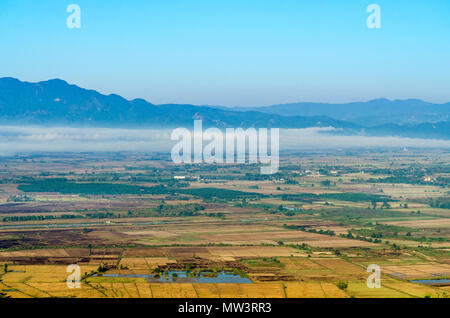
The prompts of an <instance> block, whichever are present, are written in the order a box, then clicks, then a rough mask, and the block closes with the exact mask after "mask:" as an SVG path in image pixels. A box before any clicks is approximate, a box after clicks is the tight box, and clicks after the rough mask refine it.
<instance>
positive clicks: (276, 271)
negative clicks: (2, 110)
mask: <svg viewBox="0 0 450 318" xmlns="http://www.w3.org/2000/svg"><path fill="white" fill-rule="evenodd" d="M280 159H281V162H280V171H279V172H278V173H276V174H274V175H267V176H263V175H260V174H259V167H257V166H256V165H234V164H228V165H225V164H224V165H203V164H198V165H175V164H173V163H172V162H171V161H170V158H167V157H166V156H165V155H160V154H141V153H124V154H121V155H120V158H118V155H117V154H112V153H85V154H83V155H82V156H79V155H77V154H68V153H58V154H53V153H52V154H33V155H31V154H29V155H25V154H24V155H14V156H6V157H2V159H1V161H0V169H1V172H2V173H1V174H0V294H1V295H2V296H3V297H13V298H35V297H36V298H41V297H81V298H103V297H106V298H110V297H117V298H167V297H169V298H197V297H200V298H203V297H220V298H234V297H246V298H264V297H270V298H286V297H287V298H349V297H357V298H358V297H395V298H397V297H399V298H403V297H447V296H448V292H449V286H448V285H449V284H448V283H445V282H448V279H449V277H450V208H449V191H450V190H449V184H450V179H449V175H450V153H448V152H444V151H439V150H434V151H431V152H430V151H428V152H426V153H425V152H422V151H421V150H409V151H407V152H405V151H398V152H395V151H393V150H381V149H380V150H377V151H373V152H370V151H368V150H354V151H352V152H351V153H349V151H345V152H344V151H337V150H336V151H329V152H304V153H284V154H282V157H281V158H280ZM180 176H181V177H180ZM394 176H395V178H393V177H394ZM394 179H395V180H394ZM71 264H76V265H78V266H79V268H80V275H81V282H80V284H81V285H80V288H69V287H68V284H67V282H66V281H67V278H68V276H69V275H70V274H71V272H70V271H69V272H68V271H67V268H68V265H71ZM370 265H377V266H378V267H379V268H380V270H381V276H380V278H381V286H380V288H369V285H368V284H367V279H368V277H369V276H370V275H371V273H370V272H368V271H367V268H368V267H369V266H370ZM431 279H433V280H441V283H440V284H421V283H413V282H411V281H412V280H431Z"/></svg>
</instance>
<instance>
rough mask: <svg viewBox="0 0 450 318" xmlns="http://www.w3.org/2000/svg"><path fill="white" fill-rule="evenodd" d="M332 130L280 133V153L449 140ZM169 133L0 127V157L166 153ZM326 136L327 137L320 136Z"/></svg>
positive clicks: (449, 144)
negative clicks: (29, 153) (341, 133)
mask: <svg viewBox="0 0 450 318" xmlns="http://www.w3.org/2000/svg"><path fill="white" fill-rule="evenodd" d="M333 130H334V129H333V128H307V129H280V151H284V150H301V149H326V148H347V147H418V148H450V140H434V139H415V138H401V137H367V136H342V135H333V134H330V132H332V131H333ZM171 132H172V130H155V129H114V128H67V127H52V128H47V127H32V126H26V127H19V126H0V155H12V154H15V153H26V152H95V151H118V152H120V151H139V152H167V153H168V154H169V153H170V150H171V148H172V146H173V145H174V144H175V143H176V142H175V141H171V140H170V134H171ZM324 132H327V133H324Z"/></svg>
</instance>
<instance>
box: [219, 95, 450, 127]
mask: <svg viewBox="0 0 450 318" xmlns="http://www.w3.org/2000/svg"><path fill="white" fill-rule="evenodd" d="M218 108H220V109H224V108H223V107H218ZM228 110H234V111H236V110H237V111H249V110H252V111H258V112H262V113H266V114H278V115H283V116H328V117H332V118H335V119H339V120H346V121H351V122H354V123H358V124H361V125H383V124H387V123H392V124H418V123H426V122H440V121H449V120H450V103H446V104H432V103H427V102H424V101H422V100H419V99H408V100H389V99H385V98H382V99H375V100H371V101H368V102H354V103H347V104H326V103H292V104H281V105H273V106H264V107H234V108H228Z"/></svg>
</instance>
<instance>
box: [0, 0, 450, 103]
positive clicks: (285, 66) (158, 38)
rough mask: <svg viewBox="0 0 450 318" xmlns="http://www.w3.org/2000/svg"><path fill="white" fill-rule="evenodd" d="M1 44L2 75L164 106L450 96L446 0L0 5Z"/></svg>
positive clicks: (22, 1)
mask: <svg viewBox="0 0 450 318" xmlns="http://www.w3.org/2000/svg"><path fill="white" fill-rule="evenodd" d="M71 3H75V4H78V5H79V6H80V7H81V29H69V28H67V26H66V19H67V17H68V16H69V13H67V12H66V8H67V6H68V5H69V4H71ZM372 3H376V4H378V5H379V6H380V8H381V23H382V27H381V29H369V28H367V25H366V19H367V17H368V16H369V13H367V12H366V8H367V6H368V5H369V4H372ZM0 43H1V46H0V76H12V77H17V78H19V79H21V80H25V81H41V80H46V79H50V78H62V79H64V80H67V81H68V82H70V83H74V84H77V85H79V86H82V87H85V88H91V89H96V90H98V91H100V92H102V93H117V94H120V95H122V96H124V97H126V98H129V99H131V98H137V97H141V98H145V99H147V100H149V101H150V102H153V103H156V104H160V103H170V102H173V103H194V104H202V105H204V104H209V105H226V106H233V105H269V104H277V103H287V102H296V101H322V102H347V101H356V100H361V101H362V100H369V99H374V98H381V97H386V98H392V99H406V98H421V99H424V100H427V101H432V102H448V101H450V1H448V0H408V1H403V0H395V1H393V0H371V1H365V0H345V1H344V0H328V1H325V0H314V1H313V0H310V1H302V0H271V1H268V0H222V1H219V0H207V1H206V0H159V1H153V0H145V1H144V0H108V1H106V0H68V1H65V0H53V1H51V0H39V1H38V0H1V1H0Z"/></svg>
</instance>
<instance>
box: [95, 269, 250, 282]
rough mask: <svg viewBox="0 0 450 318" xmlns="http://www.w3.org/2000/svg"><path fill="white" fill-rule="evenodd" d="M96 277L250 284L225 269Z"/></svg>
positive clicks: (243, 278) (247, 280)
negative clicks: (213, 271)
mask: <svg viewBox="0 0 450 318" xmlns="http://www.w3.org/2000/svg"><path fill="white" fill-rule="evenodd" d="M94 276H98V277H118V278H145V279H146V280H147V281H148V282H149V283H196V284H201V283H203V284H207V283H209V284H231V283H232V284H252V283H253V282H252V281H251V280H250V279H248V278H247V277H241V276H240V275H235V274H232V273H228V272H225V271H222V272H217V273H212V272H202V273H199V274H197V275H194V274H192V273H190V272H187V271H169V272H167V275H166V274H164V273H161V274H160V275H159V276H158V275H156V274H100V275H97V274H96V275H94Z"/></svg>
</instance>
